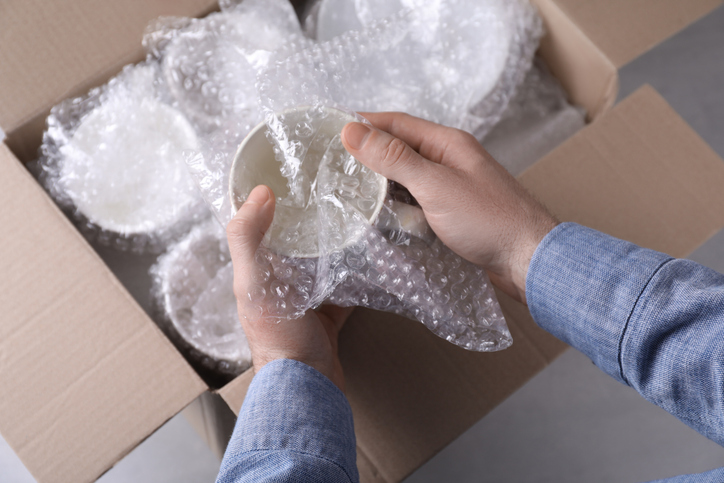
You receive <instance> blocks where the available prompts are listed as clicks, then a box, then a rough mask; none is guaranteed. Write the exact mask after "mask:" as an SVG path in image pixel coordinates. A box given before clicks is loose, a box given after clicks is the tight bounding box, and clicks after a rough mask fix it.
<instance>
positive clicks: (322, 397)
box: [216, 359, 359, 483]
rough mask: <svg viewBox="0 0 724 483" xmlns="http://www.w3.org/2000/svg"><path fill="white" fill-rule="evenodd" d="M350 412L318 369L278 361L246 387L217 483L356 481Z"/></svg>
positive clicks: (352, 425) (355, 455) (337, 391)
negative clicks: (247, 389) (246, 390)
mask: <svg viewBox="0 0 724 483" xmlns="http://www.w3.org/2000/svg"><path fill="white" fill-rule="evenodd" d="M356 458H357V454H356V442H355V436H354V423H353V421H352V410H351V408H350V406H349V403H348V402H347V398H346V397H345V396H344V394H343V393H342V391H340V390H339V388H337V386H335V385H334V384H333V383H332V381H330V380H329V379H327V378H326V377H325V376H323V375H322V374H321V373H320V372H318V371H317V370H315V369H313V368H311V367H309V366H308V365H306V364H303V363H301V362H298V361H293V360H289V359H281V360H276V361H273V362H270V363H269V364H267V365H265V366H264V367H263V368H262V369H261V370H260V371H259V372H258V373H257V374H256V375H255V376H254V379H253V380H252V382H251V385H250V386H249V391H248V392H247V394H246V398H245V399H244V404H243V405H242V407H241V411H240V412H239V418H238V419H237V423H236V426H235V428H234V433H233V435H232V437H231V440H230V441H229V445H228V446H227V448H226V453H225V454H224V459H223V460H222V462H221V470H220V472H219V476H218V478H217V480H216V481H217V483H232V482H234V483H237V482H255V483H256V482H299V483H305V482H315V483H348V482H355V483H356V482H358V481H359V473H358V472H357V464H356Z"/></svg>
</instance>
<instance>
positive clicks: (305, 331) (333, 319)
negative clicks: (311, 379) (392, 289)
mask: <svg viewBox="0 0 724 483" xmlns="http://www.w3.org/2000/svg"><path fill="white" fill-rule="evenodd" d="M274 204H275V202H274V194H273V193H272V191H271V189H269V188H267V187H266V186H257V187H256V188H254V190H253V191H252V192H251V193H250V194H249V197H248V199H247V200H246V203H244V204H243V205H242V207H241V208H240V209H239V211H238V212H237V213H236V216H235V217H234V219H233V220H231V222H230V223H229V225H228V226H227V228H226V234H227V237H228V239H229V249H230V250H231V259H232V262H233V264H234V293H235V294H236V299H237V303H238V308H239V318H240V319H241V325H242V327H243V328H244V332H245V333H246V338H247V339H248V340H249V347H250V348H251V355H252V362H253V364H254V371H259V370H260V369H261V368H262V367H263V366H264V365H265V364H267V363H268V362H271V361H273V360H275V359H294V360H297V361H300V362H303V363H305V364H307V365H309V366H311V367H313V368H315V369H316V370H318V371H319V372H321V373H322V374H324V375H325V376H327V377H328V378H329V379H330V380H331V381H332V382H333V383H334V384H335V385H337V387H339V388H340V389H342V390H344V376H343V374H342V366H341V364H340V362H339V357H338V356H337V335H338V334H339V330H340V329H341V328H342V324H344V321H345V320H346V318H347V316H348V315H349V314H350V312H351V311H352V309H344V308H340V307H335V306H331V305H329V306H322V307H321V308H320V309H319V310H317V311H314V310H309V311H308V312H307V313H306V314H305V315H304V317H302V318H301V319H297V320H283V321H281V322H272V321H269V320H266V319H265V318H264V317H261V318H257V319H256V320H251V319H249V318H247V317H245V314H247V313H249V311H248V310H247V308H248V307H247V304H249V303H250V302H249V295H248V294H249V289H250V288H251V285H250V284H252V283H253V282H252V276H251V274H252V273H253V270H254V268H255V263H256V262H255V261H254V255H255V253H256V250H257V248H259V244H260V243H261V240H262V238H264V233H266V231H267V230H268V229H269V226H270V225H271V222H272V219H273V218H274Z"/></svg>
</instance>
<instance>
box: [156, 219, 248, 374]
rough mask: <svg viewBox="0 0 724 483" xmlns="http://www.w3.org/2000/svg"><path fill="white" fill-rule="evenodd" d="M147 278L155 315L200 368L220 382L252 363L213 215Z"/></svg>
mask: <svg viewBox="0 0 724 483" xmlns="http://www.w3.org/2000/svg"><path fill="white" fill-rule="evenodd" d="M151 278H152V280H153V288H152V292H153V299H154V304H155V307H156V312H157V314H155V315H156V317H155V318H156V319H157V320H158V321H159V325H160V326H161V328H162V329H164V332H165V333H166V334H167V335H168V336H169V338H170V339H171V340H172V341H173V342H174V343H175V345H176V346H177V347H178V348H179V349H180V350H181V352H182V353H184V354H185V355H186V357H187V358H188V359H189V360H190V361H191V363H192V364H193V365H194V366H195V367H196V368H197V370H198V371H199V372H200V373H202V374H205V375H210V376H211V377H216V378H221V379H222V381H221V383H223V382H225V381H227V380H229V379H231V378H233V377H234V376H236V375H238V374H241V373H242V372H243V371H244V370H246V369H247V368H248V367H250V366H251V351H250V349H249V345H248V342H247V340H246V336H245V335H244V331H243V330H242V328H241V323H240V322H239V317H238V314H237V308H236V298H235V296H234V291H233V268H232V265H231V256H230V254H229V247H228V245H227V243H226V236H225V233H224V231H223V230H222V228H221V226H220V225H219V223H218V222H217V221H216V220H215V219H209V220H208V221H206V222H204V223H202V224H200V225H197V226H196V227H195V228H194V229H193V230H192V231H191V232H189V234H188V235H186V237H184V238H183V239H182V240H180V241H179V242H178V243H176V244H174V245H173V246H171V247H170V248H169V250H168V251H167V252H166V253H165V254H164V255H162V256H161V257H159V259H158V261H157V262H156V264H155V265H154V266H153V267H151Z"/></svg>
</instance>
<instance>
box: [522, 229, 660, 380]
mask: <svg viewBox="0 0 724 483" xmlns="http://www.w3.org/2000/svg"><path fill="white" fill-rule="evenodd" d="M670 260H672V258H671V257H669V256H668V255H665V254H663V253H659V252H656V251H653V250H647V249H644V248H641V247H639V246H637V245H634V244H633V243H629V242H626V241H623V240H619V239H617V238H614V237H611V236H609V235H606V234H603V233H601V232H598V231H596V230H592V229H590V228H586V227H584V226H581V225H578V224H575V223H562V224H560V225H558V226H557V227H556V228H554V229H553V230H552V231H551V232H550V233H549V234H548V235H547V236H546V237H545V238H544V239H543V241H542V242H541V243H540V245H539V246H538V248H537V249H536V251H535V253H534V254H533V258H532V259H531V262H530V267H529V268H528V275H527V279H526V298H527V300H528V308H529V309H530V313H531V315H532V316H533V319H534V320H535V321H536V323H537V324H538V325H539V326H540V327H542V328H543V329H545V330H547V331H548V332H550V333H551V334H553V335H554V336H556V337H557V338H559V339H560V340H562V341H564V342H566V343H567V344H569V345H571V346H573V347H575V348H576V349H578V350H579V351H581V352H583V353H584V354H586V355H587V356H588V357H589V358H591V360H592V361H593V362H594V363H595V364H596V365H597V366H598V367H599V368H601V369H602V370H603V371H604V372H606V373H607V374H609V375H610V376H612V377H614V378H615V379H617V380H619V381H621V382H623V383H624V384H627V381H626V379H625V377H624V376H623V372H622V369H621V355H620V354H621V343H622V340H623V337H624V336H625V333H626V328H627V324H628V322H629V319H630V317H631V314H632V312H633V309H634V307H635V306H636V303H637V301H638V299H639V296H640V295H641V293H642V292H643V291H644V290H645V288H646V286H647V285H648V283H649V281H650V280H651V279H652V277H653V276H654V275H655V274H656V272H657V271H658V270H659V269H660V268H661V267H662V266H663V265H664V264H665V263H666V262H668V261H670Z"/></svg>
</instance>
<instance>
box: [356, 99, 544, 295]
mask: <svg viewBox="0 0 724 483" xmlns="http://www.w3.org/2000/svg"><path fill="white" fill-rule="evenodd" d="M362 115H363V116H364V117H365V118H367V119H368V120H369V121H370V122H371V123H372V124H373V125H374V126H375V127H371V126H368V125H366V124H362V123H349V124H347V125H346V126H345V127H344V129H343V131H342V142H343V143H344V147H345V148H346V149H347V151H349V153H350V154H352V155H353V156H354V157H355V158H357V159H358V160H359V161H360V162H362V163H363V164H364V165H366V166H367V167H369V168H370V169H372V170H374V171H376V172H378V173H380V174H382V175H383V176H386V177H387V178H389V179H392V180H394V181H397V182H398V183H400V184H402V185H403V186H405V187H406V188H407V189H408V190H409V191H410V193H411V194H412V195H413V196H414V197H415V198H416V199H417V201H418V202H419V203H420V206H421V207H422V209H423V211H424V212H425V216H426V217H427V220H428V222H429V223H430V226H431V227H432V229H433V230H434V231H435V233H436V234H437V236H438V237H439V238H440V239H441V240H442V241H443V242H444V243H445V244H446V245H447V246H448V247H450V249H452V250H453V251H455V252H456V253H457V254H458V255H460V256H462V257H463V258H466V259H467V260H469V261H471V262H473V263H476V264H478V265H480V266H482V267H483V268H485V269H486V270H487V271H488V274H489V275H490V278H491V280H492V281H493V283H495V284H496V285H498V286H499V287H500V288H501V289H502V290H503V291H504V292H505V293H507V294H508V295H510V296H512V297H514V298H516V299H517V300H519V301H521V302H523V303H525V301H526V299H525V279H526V275H527V273H528V265H529V264H530V260H531V257H532V256H533V253H534V252H535V249H536V248H537V247H538V244H539V243H540V241H541V240H542V239H543V237H544V236H545V235H546V234H547V233H548V232H549V231H551V230H552V229H553V228H554V227H555V226H556V224H557V223H558V222H557V221H556V219H555V218H554V217H553V216H552V215H551V214H550V213H549V212H548V211H547V210H546V209H545V208H544V207H543V206H542V205H541V204H540V203H538V202H537V201H536V200H535V199H534V198H533V197H532V196H531V195H530V194H529V193H528V192H527V191H526V190H525V189H524V188H523V187H522V186H521V185H520V184H519V183H518V182H517V181H516V180H515V178H513V176H511V175H510V174H509V173H508V172H507V171H506V170H505V168H503V167H502V166H501V165H500V164H498V163H497V162H496V161H495V160H494V159H493V158H492V156H490V155H489V154H488V153H487V152H486V151H485V149H483V147H482V146H481V145H480V143H478V141H477V140H476V139H475V138H474V137H473V136H471V135H470V134H468V133H466V132H464V131H460V130H458V129H453V128H448V127H444V126H440V125H438V124H435V123H432V122H429V121H425V120H422V119H419V118H416V117H412V116H409V115H407V114H402V113H394V112H387V113H362Z"/></svg>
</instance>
